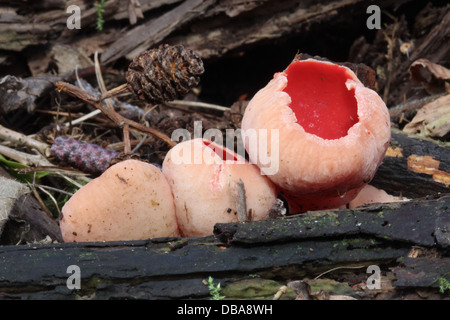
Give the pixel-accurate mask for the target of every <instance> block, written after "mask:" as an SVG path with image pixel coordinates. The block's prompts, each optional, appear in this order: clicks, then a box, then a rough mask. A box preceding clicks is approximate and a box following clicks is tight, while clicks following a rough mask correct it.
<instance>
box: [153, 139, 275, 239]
mask: <svg viewBox="0 0 450 320" xmlns="http://www.w3.org/2000/svg"><path fill="white" fill-rule="evenodd" d="M162 171H163V173H164V174H165V175H166V177H167V179H168V181H169V185H170V186H171V188H172V193H173V196H174V201H175V207H176V216H177V221H178V225H179V228H180V232H181V235H182V236H184V237H197V236H208V235H212V234H213V229H214V225H215V224H216V223H226V222H235V221H242V220H263V219H266V218H267V214H268V213H269V210H270V209H271V208H272V206H273V205H274V204H275V202H276V200H277V195H276V190H275V186H274V185H273V183H272V182H271V181H270V180H269V179H268V178H267V177H265V176H263V175H261V172H260V169H259V168H258V167H257V166H255V165H253V164H251V163H249V162H248V161H246V160H245V159H244V158H243V157H242V156H240V155H239V154H237V153H235V152H233V151H231V150H228V149H226V148H224V147H222V146H220V145H218V144H216V143H214V142H210V141H208V140H205V139H203V138H196V139H192V140H187V141H183V142H181V143H179V144H178V145H176V146H175V147H173V148H172V149H171V150H170V151H169V152H168V153H167V155H166V157H165V159H164V162H163V165H162Z"/></svg>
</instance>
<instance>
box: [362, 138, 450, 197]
mask: <svg viewBox="0 0 450 320" xmlns="http://www.w3.org/2000/svg"><path fill="white" fill-rule="evenodd" d="M370 184H372V185H374V186H375V187H378V188H381V189H383V190H385V191H386V192H387V193H389V194H392V195H395V196H404V197H407V198H412V199H414V198H420V197H425V196H427V195H432V194H438V193H442V194H445V193H448V192H449V190H450V188H449V186H450V148H448V147H445V146H442V145H439V144H438V143H436V142H433V141H430V140H426V139H420V138H417V139H416V138H411V137H408V136H407V135H405V134H402V133H400V132H396V131H393V133H392V140H391V143H390V147H389V149H388V151H387V153H386V157H385V158H384V160H383V163H382V164H381V166H380V168H379V169H378V171H377V173H376V175H375V177H374V179H373V180H372V182H371V183H370Z"/></svg>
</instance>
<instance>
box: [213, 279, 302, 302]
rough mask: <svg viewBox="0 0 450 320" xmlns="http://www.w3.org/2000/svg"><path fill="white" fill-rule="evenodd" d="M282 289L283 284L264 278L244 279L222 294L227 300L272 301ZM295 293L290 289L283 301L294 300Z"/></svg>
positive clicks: (227, 288) (234, 283)
mask: <svg viewBox="0 0 450 320" xmlns="http://www.w3.org/2000/svg"><path fill="white" fill-rule="evenodd" d="M281 287H282V284H280V283H278V282H277V281H274V280H267V279H262V278H252V279H243V280H238V281H236V282H233V283H230V284H228V285H226V286H225V287H223V288H222V291H221V294H222V295H224V296H226V299H246V300H247V299H259V300H260V299H266V300H272V299H273V296H274V295H275V294H276V293H277V292H278V290H279V289H280V288H281ZM295 297H296V294H295V292H294V291H293V290H292V289H290V288H288V289H287V291H286V293H285V294H283V295H282V296H281V299H294V298H295Z"/></svg>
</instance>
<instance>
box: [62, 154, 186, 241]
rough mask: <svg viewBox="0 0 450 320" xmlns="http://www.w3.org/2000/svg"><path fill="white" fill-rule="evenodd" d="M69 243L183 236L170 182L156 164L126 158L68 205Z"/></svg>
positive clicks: (65, 212)
mask: <svg viewBox="0 0 450 320" xmlns="http://www.w3.org/2000/svg"><path fill="white" fill-rule="evenodd" d="M62 215H63V217H62V219H61V221H60V228H61V233H62V236H63V239H64V241H65V242H85V241H119V240H142V239H148V238H157V237H171V236H179V231H178V224H177V221H176V217H175V205H174V202H173V196H172V193H171V190H170V186H169V184H168V182H167V180H166V178H165V176H164V175H163V174H162V172H161V170H159V169H158V168H157V167H156V166H154V165H152V164H149V163H145V162H143V161H138V160H125V161H121V162H119V163H117V164H115V165H113V166H111V167H110V168H108V169H107V170H106V171H105V172H104V173H103V174H102V175H101V176H99V177H97V178H95V179H93V180H91V181H90V182H89V183H88V184H86V185H85V186H83V187H81V188H80V189H79V190H78V191H77V192H76V193H75V194H74V195H73V196H72V197H71V198H70V199H69V201H67V202H66V204H65V205H64V207H63V208H62Z"/></svg>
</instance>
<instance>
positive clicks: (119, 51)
mask: <svg viewBox="0 0 450 320" xmlns="http://www.w3.org/2000/svg"><path fill="white" fill-rule="evenodd" d="M363 2H365V3H366V4H364V3H363V4H361V1H358V0H336V1H333V2H329V1H302V2H301V3H297V2H295V1H288V0H282V1H278V0H277V1H274V0H264V1H253V0H252V1H239V0H227V1H217V0H186V1H180V0H159V1H150V0H141V1H140V4H141V6H140V11H142V12H143V13H145V15H146V16H147V17H149V18H147V20H144V19H138V21H140V22H142V23H140V24H139V23H138V24H133V23H129V25H128V26H127V27H126V28H125V29H119V28H118V27H116V24H115V22H116V21H120V20H124V19H126V20H128V19H130V18H131V19H132V20H133V21H134V18H133V13H132V12H131V13H130V12H129V3H130V2H129V1H128V0H111V1H107V3H106V4H105V6H104V10H105V12H104V13H103V19H104V20H105V30H104V31H103V35H102V37H101V39H98V38H99V37H98V33H96V32H95V24H96V19H97V10H96V8H95V7H94V6H92V4H91V3H88V2H86V3H85V2H81V3H80V2H79V1H73V0H66V1H60V2H58V3H53V2H51V4H50V2H48V1H43V2H41V3H40V4H37V3H36V4H34V5H33V6H30V5H29V4H28V2H26V1H16V2H15V3H14V4H10V3H8V7H6V6H5V8H4V10H5V11H7V12H8V14H7V15H6V14H5V15H1V16H0V17H1V18H0V43H2V45H3V47H2V49H4V50H13V51H21V50H23V49H24V48H26V47H28V46H30V45H39V44H41V45H48V46H49V47H51V46H52V45H53V44H54V43H58V42H59V43H65V42H68V41H69V40H70V39H72V41H71V43H72V44H75V45H77V44H78V45H79V46H85V45H83V43H88V42H89V41H87V39H89V38H92V39H97V40H100V42H101V45H100V46H101V48H100V47H99V48H98V49H99V51H100V52H102V51H103V54H102V56H101V61H102V63H106V62H113V61H116V60H117V59H119V58H121V57H127V58H128V59H131V58H133V57H134V56H135V55H136V54H137V53H139V51H142V50H144V49H148V48H150V47H154V46H156V45H157V44H159V43H161V42H163V41H164V42H167V43H171V44H183V45H185V46H187V47H189V48H191V49H193V50H196V51H198V52H199V53H200V54H201V55H202V57H203V58H209V57H217V56H221V55H223V54H224V53H226V52H229V51H231V50H234V49H238V48H241V47H243V46H248V45H252V44H255V43H261V42H264V41H267V40H269V39H279V38H282V37H284V36H290V35H292V34H294V33H298V32H301V31H305V30H307V29H308V28H309V27H310V26H311V25H312V24H314V23H322V22H325V21H326V22H332V21H333V19H335V18H337V17H339V16H342V15H345V13H344V12H347V13H348V14H352V15H354V16H355V17H359V18H361V17H365V16H366V12H365V9H366V8H367V6H368V5H369V4H370V1H363ZM404 2H407V0H406V1H404ZM393 3H394V2H393V1H390V0H384V1H380V2H379V3H378V5H379V6H382V7H390V6H392V5H393ZM72 4H75V5H78V6H79V7H80V10H81V13H82V15H81V24H82V29H81V30H76V29H75V30H72V29H67V26H66V20H67V18H68V17H69V14H68V13H66V12H65V9H66V8H67V7H68V6H69V5H72ZM164 5H166V6H165V7H164V9H162V10H161V8H162V7H163V6H164ZM156 9H158V10H159V11H158V12H157V11H156ZM347 18H348V17H347ZM17 21H24V22H27V21H32V22H33V25H31V24H30V25H26V24H21V23H13V22H17ZM133 21H131V22H133ZM24 26H25V27H27V26H28V27H27V28H28V29H29V28H33V31H34V32H29V31H30V30H26V31H25V32H24V31H23V30H22V29H23V28H24ZM185 29H188V30H189V33H188V34H185V35H182V36H180V35H179V34H176V33H177V32H178V31H182V30H185ZM86 30H87V31H88V32H86ZM77 37H78V39H77ZM80 37H81V38H82V40H80V39H79V38H80ZM15 39H17V41H12V40H15ZM97 42H98V41H97ZM97 45H98V44H96V46H97ZM84 49H85V51H89V50H91V49H89V48H84Z"/></svg>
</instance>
